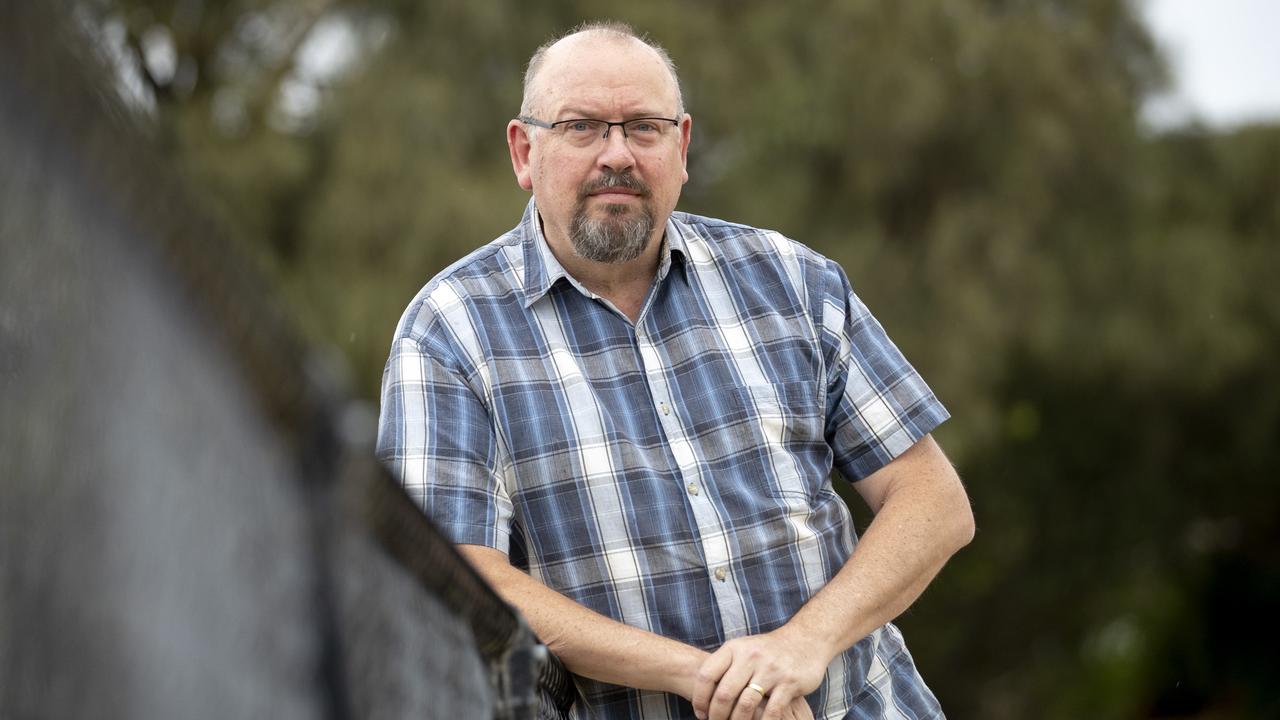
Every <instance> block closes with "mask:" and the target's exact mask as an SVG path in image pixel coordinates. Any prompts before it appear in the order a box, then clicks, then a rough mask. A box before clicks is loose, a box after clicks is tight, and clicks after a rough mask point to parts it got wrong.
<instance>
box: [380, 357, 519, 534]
mask: <svg viewBox="0 0 1280 720" xmlns="http://www.w3.org/2000/svg"><path fill="white" fill-rule="evenodd" d="M449 355H450V354H449V353H448V352H447V350H446V349H445V348H442V347H440V346H439V345H434V346H433V345H430V344H428V343H425V342H422V341H419V340H415V339H413V338H407V337H401V338H399V339H397V340H396V342H395V344H394V345H393V346H392V349H391V355H390V357H389V358H388V360H387V366H386V369H385V371H384V372H383V378H382V410H381V414H380V416H379V419H378V445H377V455H378V459H379V460H381V461H382V462H383V463H385V464H386V465H387V467H389V468H390V469H391V471H392V473H393V474H394V475H395V477H397V478H398V479H399V480H400V482H401V483H402V484H403V486H404V488H405V490H406V491H407V492H408V493H409V495H410V496H411V497H412V498H413V499H414V501H415V502H417V503H418V504H419V506H420V507H421V508H422V509H423V511H424V512H425V513H426V514H427V515H428V516H429V517H430V518H431V519H432V520H433V521H434V522H435V523H436V524H437V525H438V526H439V528H440V530H441V532H442V533H443V534H444V536H445V537H446V538H448V539H449V540H451V541H452V542H454V543H465V544H472V545H486V546H488V547H492V548H496V549H498V550H501V551H503V552H508V550H509V544H510V532H511V517H512V505H511V500H510V497H509V496H508V494H507V490H506V486H505V483H504V482H503V480H502V476H501V470H500V469H501V467H502V464H501V460H500V455H499V453H500V450H499V444H498V441H497V437H496V435H495V433H494V429H493V423H492V422H491V419H490V416H489V412H488V410H487V408H486V406H485V405H484V403H483V402H482V401H481V399H480V396H478V395H477V394H476V393H475V392H474V390H473V389H472V387H471V386H470V385H469V384H468V383H467V382H466V381H465V379H464V376H463V372H462V370H461V368H460V366H459V365H458V364H457V363H453V362H451V361H450V357H449Z"/></svg>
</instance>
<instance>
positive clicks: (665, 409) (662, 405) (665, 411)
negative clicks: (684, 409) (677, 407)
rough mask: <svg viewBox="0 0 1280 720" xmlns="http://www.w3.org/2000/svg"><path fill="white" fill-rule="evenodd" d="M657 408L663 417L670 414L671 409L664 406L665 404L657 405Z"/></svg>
mask: <svg viewBox="0 0 1280 720" xmlns="http://www.w3.org/2000/svg"><path fill="white" fill-rule="evenodd" d="M658 408H659V409H660V410H662V414H663V415H670V414H671V408H669V407H667V404H666V403H662V404H660V405H658Z"/></svg>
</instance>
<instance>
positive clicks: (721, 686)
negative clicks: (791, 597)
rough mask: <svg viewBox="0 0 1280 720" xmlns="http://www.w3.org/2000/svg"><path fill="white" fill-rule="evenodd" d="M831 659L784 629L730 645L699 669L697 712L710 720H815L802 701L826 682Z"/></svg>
mask: <svg viewBox="0 0 1280 720" xmlns="http://www.w3.org/2000/svg"><path fill="white" fill-rule="evenodd" d="M831 657H832V656H830V655H828V654H827V649H826V648H823V647H819V646H818V645H817V643H811V642H807V641H806V640H805V639H804V638H803V637H801V636H800V635H798V634H797V633H796V632H795V631H794V629H790V628H788V627H786V626H783V627H781V628H778V629H777V630H774V631H773V632H770V633H765V634H763V635H750V636H748V637H743V638H738V639H736V640H730V641H729V642H727V643H725V644H724V645H723V646H721V647H720V649H719V650H717V651H716V652H714V653H713V654H712V655H711V657H709V658H707V659H706V661H705V662H703V663H702V667H701V668H699V670H698V676H697V681H696V685H695V687H694V693H693V709H694V712H695V713H696V714H697V716H698V717H699V718H704V719H705V718H710V720H730V718H731V719H732V720H752V718H755V717H763V718H764V719H765V720H782V719H783V718H793V717H794V718H800V719H801V720H807V719H808V718H812V717H813V714H812V713H811V712H810V710H809V706H808V704H807V703H806V702H805V700H804V696H805V695H808V694H809V693H811V692H813V691H814V690H816V689H817V688H818V685H820V684H821V683H822V677H823V675H824V674H825V673H826V670H827V665H828V664H829V662H830V660H831ZM752 686H755V687H752ZM757 688H763V690H764V695H761V693H760V692H759V691H758V690H757ZM800 706H803V708H801V707H800ZM761 709H763V712H762V713H761V712H758V711H760V710H761Z"/></svg>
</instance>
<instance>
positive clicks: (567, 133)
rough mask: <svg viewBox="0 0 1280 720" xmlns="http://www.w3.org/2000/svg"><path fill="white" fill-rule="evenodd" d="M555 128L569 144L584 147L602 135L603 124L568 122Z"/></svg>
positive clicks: (598, 122) (591, 121)
mask: <svg viewBox="0 0 1280 720" xmlns="http://www.w3.org/2000/svg"><path fill="white" fill-rule="evenodd" d="M556 127H558V128H560V132H561V133H563V134H564V137H565V139H566V140H568V141H569V142H570V143H572V144H574V145H576V146H578V147H586V146H588V145H591V144H592V143H594V142H595V141H596V140H599V139H600V138H601V137H602V136H603V135H604V128H605V124H604V123H603V122H602V121H600V120H570V121H569V122H566V123H564V124H563V125H557V126H556Z"/></svg>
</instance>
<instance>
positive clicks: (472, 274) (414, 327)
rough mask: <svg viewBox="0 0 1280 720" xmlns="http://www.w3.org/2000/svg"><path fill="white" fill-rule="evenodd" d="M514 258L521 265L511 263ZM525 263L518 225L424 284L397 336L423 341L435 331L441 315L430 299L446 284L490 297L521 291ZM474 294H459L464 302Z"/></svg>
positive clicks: (397, 331)
mask: <svg viewBox="0 0 1280 720" xmlns="http://www.w3.org/2000/svg"><path fill="white" fill-rule="evenodd" d="M513 258H514V259H515V261H516V263H518V264H519V265H513V264H512V262H511V261H512V259H513ZM523 262H524V256H523V251H522V245H521V234H520V228H518V227H517V228H515V229H513V230H510V231H508V232H506V233H504V234H503V235H501V236H499V237H498V238H496V239H494V240H492V241H490V242H488V243H486V244H484V245H482V246H480V247H478V248H476V249H475V250H473V251H471V252H470V253H468V254H467V255H465V256H463V257H462V258H460V259H459V260H457V261H455V262H454V263H452V264H451V265H449V266H448V267H446V268H445V269H443V270H441V271H440V272H439V273H437V274H436V275H435V277H433V278H431V280H429V281H428V282H427V284H426V285H423V286H422V289H421V290H419V291H418V293H417V295H415V296H414V298H413V301H412V302H410V303H409V306H408V307H407V308H405V311H404V315H403V316H402V317H401V318H400V322H399V324H398V325H397V327H396V334H395V339H396V340H403V339H412V340H417V341H421V340H423V339H425V338H426V337H427V336H428V335H430V334H432V332H433V331H434V330H435V329H436V328H435V327H434V326H435V325H436V322H435V321H436V320H437V319H438V318H437V317H436V316H437V313H436V312H435V311H434V310H433V309H432V308H431V307H430V303H429V302H428V300H429V299H430V298H431V297H432V296H433V295H434V294H436V293H437V291H439V290H440V288H441V286H443V285H452V286H454V287H455V288H456V289H461V288H465V289H466V290H470V291H477V290H478V291H480V292H483V294H485V295H489V296H500V295H503V294H506V293H515V292H519V291H520V290H521V286H520V282H521V276H522V274H523V267H521V266H522V265H523ZM471 294H472V293H471V292H461V291H460V292H457V293H456V295H457V297H458V298H460V299H461V300H462V301H463V302H464V303H465V302H466V301H468V300H469V299H470V297H471Z"/></svg>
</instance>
